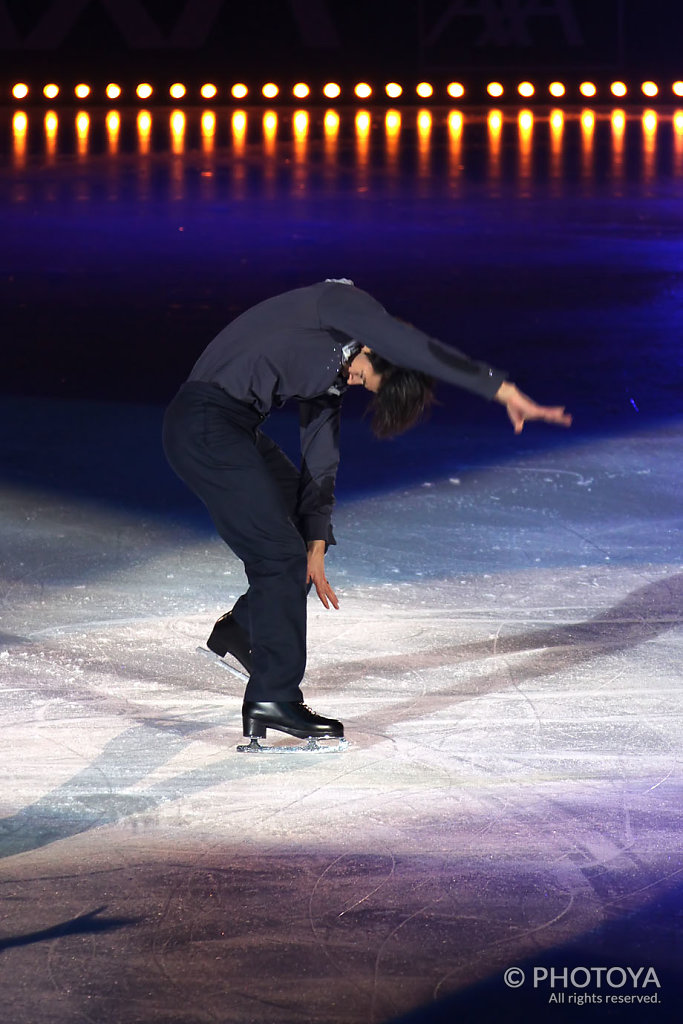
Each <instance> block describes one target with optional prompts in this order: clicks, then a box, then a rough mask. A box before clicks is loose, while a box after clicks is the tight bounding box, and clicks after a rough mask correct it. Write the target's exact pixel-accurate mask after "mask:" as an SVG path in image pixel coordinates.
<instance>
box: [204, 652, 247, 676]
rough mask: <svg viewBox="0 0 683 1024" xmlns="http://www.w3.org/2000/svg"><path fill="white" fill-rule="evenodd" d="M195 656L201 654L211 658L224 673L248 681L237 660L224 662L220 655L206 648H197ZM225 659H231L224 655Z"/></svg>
mask: <svg viewBox="0 0 683 1024" xmlns="http://www.w3.org/2000/svg"><path fill="white" fill-rule="evenodd" d="M197 654H203V655H204V656H205V657H207V658H212V659H213V661H217V662H218V664H219V665H220V667H221V668H224V669H225V671H226V672H229V673H230V675H232V676H237V678H238V679H242V680H244V679H248V678H249V676H248V675H247V673H246V672H245V671H244V668H243V667H242V665H240V663H239V661H237V659H234V660H233V661H226V660H225V658H221V656H220V654H214V652H213V651H210V650H209V648H208V647H198V648H197ZM226 657H231V656H230V655H226Z"/></svg>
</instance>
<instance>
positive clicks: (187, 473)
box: [164, 279, 571, 742]
mask: <svg viewBox="0 0 683 1024" xmlns="http://www.w3.org/2000/svg"><path fill="white" fill-rule="evenodd" d="M433 378H438V379H439V380H443V381H445V382H446V383H449V384H454V385H456V386H457V387H461V388H465V389H466V390H467V391H472V392H474V393H475V394H478V395H481V396H482V397H483V398H487V399H495V400H496V401H498V402H500V403H501V404H503V405H504V406H505V407H506V409H507V412H508V416H509V417H510V420H511V421H512V424H513V426H514V429H515V431H516V432H519V431H521V430H522V428H523V426H524V423H525V422H526V421H527V420H545V421H546V422H548V423H555V424H561V425H563V426H569V424H570V423H571V417H570V416H569V415H568V414H567V413H565V410H564V408H562V407H546V406H540V405H537V404H536V402H534V401H532V399H530V398H528V397H527V396H526V395H524V394H522V392H520V391H519V390H518V389H517V387H516V386H515V385H514V384H512V383H511V382H510V381H507V380H506V379H505V374H504V373H503V372H501V371H500V370H496V369H494V368H493V367H491V366H489V365H488V364H487V363H483V362H477V361H475V360H472V359H470V358H469V357H468V356H466V355H465V354H464V353H462V352H460V351H458V350H457V349H455V348H452V347H450V346H447V345H444V344H443V343H442V342H440V341H437V340H436V339H434V338H431V337H429V336H428V335H426V334H424V333H423V332H422V331H420V330H418V329H417V328H416V327H414V326H412V325H411V324H407V323H405V322H403V321H401V320H397V319H395V318H394V317H392V316H390V315H389V313H387V311H386V310H385V309H384V308H383V307H382V306H381V305H380V303H379V302H377V301H376V300H375V299H373V298H372V297H371V296H370V295H368V294H367V292H364V291H361V290H360V289H358V288H356V287H355V286H354V285H353V283H352V282H351V281H348V280H346V279H339V280H327V281H324V282H321V283H319V284H314V285H311V286H309V287H305V288H298V289H296V290H294V291H290V292H285V293H284V294H282V295H277V296H275V297H274V298H271V299H267V300H266V301H265V302H261V303H259V304H258V305H256V306H254V307H252V308H251V309H248V310H247V311H246V312H245V313H243V314H242V315H241V316H239V317H237V319H236V320H234V321H233V322H232V323H230V324H228V326H227V327H225V328H224V329H223V330H222V331H221V332H220V333H219V334H218V335H217V336H216V337H215V338H214V340H213V341H212V342H211V343H210V345H209V346H208V348H207V349H206V350H205V351H204V353H203V354H202V355H201V356H200V357H199V359H198V361H197V363H196V364H195V366H194V368H193V370H192V372H191V374H190V377H189V379H188V381H187V382H186V383H185V384H184V385H183V386H182V387H181V389H180V391H179V393H178V394H177V395H176V397H175V398H174V399H173V401H172V402H171V404H170V406H169V408H168V410H167V412H166V416H165V420H164V449H165V452H166V456H167V458H168V460H169V462H170V464H171V466H172V467H173V469H174V470H175V472H176V473H177V474H178V476H180V477H181V479H183V480H184V481H185V483H187V485H188V486H189V487H190V488H191V489H192V490H193V491H194V492H195V493H196V494H197V495H198V497H199V498H201V500H202V501H203V502H204V504H205V505H206V507H207V509H208V511H209V514H210V515H211V517H212V519H213V522H214V524H215V526H216V529H217V530H218V533H219V534H220V536H221V537H222V538H223V540H224V541H225V542H226V543H227V544H228V546H229V547H230V548H231V549H232V550H233V551H234V552H235V554H236V555H237V556H238V558H240V559H241V560H242V562H243V563H244V567H245V571H246V574H247V579H248V581H249V588H248V590H247V592H246V594H244V595H243V596H242V597H240V599H239V600H238V601H237V603H236V604H235V606H234V607H233V609H232V610H231V611H230V612H228V613H226V615H224V616H222V618H221V619H219V620H218V622H217V623H216V625H215V627H214V629H213V632H212V634H211V636H210V637H209V640H208V646H209V648H210V649H211V650H213V651H214V653H216V654H217V655H220V656H224V655H226V654H232V655H233V656H234V657H236V658H237V660H238V661H240V662H241V664H242V665H243V667H244V668H245V671H246V672H247V674H248V675H249V681H248V683H247V687H246V692H245V696H244V703H243V705H242V720H243V726H244V735H245V736H248V737H252V738H254V737H256V738H262V737H264V736H265V735H266V730H267V729H277V730H280V731H281V732H285V733H288V734H289V735H292V736H296V737H300V738H310V737H314V738H315V739H319V738H329V737H334V738H341V737H343V734H344V727H343V725H342V723H341V722H338V721H336V720H335V719H330V718H324V717H323V716H321V715H318V714H316V713H315V712H313V711H311V710H310V708H308V707H307V706H306V705H305V704H304V703H303V695H302V692H301V689H300V683H301V680H302V678H303V674H304V669H305V664H306V597H307V593H308V590H309V589H310V586H311V585H313V586H314V587H315V589H316V592H317V594H318V597H319V598H320V600H321V601H322V603H323V605H324V606H325V607H326V608H329V607H330V605H332V606H333V607H334V608H338V607H339V604H338V601H337V597H336V595H335V593H334V590H333V588H332V587H331V585H330V583H329V582H328V580H327V578H326V576H325V552H326V550H327V546H328V545H329V544H330V543H334V539H333V537H332V532H331V526H330V521H331V514H332V506H333V503H334V485H335V476H336V471H337V465H338V462H339V440H338V439H339V414H340V409H341V402H342V397H343V394H344V391H345V390H346V388H347V387H348V386H354V385H359V386H363V387H365V388H366V389H367V390H368V391H370V392H371V393H372V395H373V398H372V412H373V418H372V428H373V430H374V432H375V434H376V435H377V436H379V437H390V436H393V435H395V434H398V433H401V432H402V431H404V430H407V429H408V428H409V427H411V426H413V425H414V423H416V422H417V420H418V419H419V418H420V416H421V415H422V413H423V412H424V410H425V409H426V408H427V407H428V406H429V405H430V403H431V402H432V397H433V396H432V386H433ZM288 400H295V401H297V402H298V404H299V412H300V428H301V430H300V439H301V466H300V468H299V469H297V468H296V467H295V466H294V465H293V464H292V463H291V462H290V460H289V459H288V458H287V457H286V456H285V454H284V453H283V452H282V451H281V450H280V448H278V446H277V445H276V444H275V443H274V442H273V441H272V440H271V439H270V438H268V437H267V436H266V435H265V434H263V433H262V431H261V429H260V427H261V424H262V423H263V421H264V420H265V419H266V417H267V416H268V415H269V413H270V412H271V410H272V409H273V408H277V407H279V406H281V405H283V404H284V403H285V402H286V401H288ZM256 742H257V741H256Z"/></svg>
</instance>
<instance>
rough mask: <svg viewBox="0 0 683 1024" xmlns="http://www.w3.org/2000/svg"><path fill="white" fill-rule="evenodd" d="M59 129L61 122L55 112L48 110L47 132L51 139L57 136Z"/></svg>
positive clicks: (46, 117)
mask: <svg viewBox="0 0 683 1024" xmlns="http://www.w3.org/2000/svg"><path fill="white" fill-rule="evenodd" d="M58 127H59V120H58V119H57V115H56V114H55V112H54V110H48V112H47V114H46V115H45V131H46V133H47V134H48V135H49V136H50V137H54V136H55V135H56V134H57V128H58Z"/></svg>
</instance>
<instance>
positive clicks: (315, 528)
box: [298, 394, 341, 544]
mask: <svg viewBox="0 0 683 1024" xmlns="http://www.w3.org/2000/svg"><path fill="white" fill-rule="evenodd" d="M340 409H341V396H339V395H330V394H325V395H320V396H319V397H317V398H312V399H307V400H306V401H300V402H299V429H300V438H301V478H300V484H299V501H298V513H299V517H300V521H301V526H302V531H303V535H304V540H305V541H306V542H308V541H310V540H324V541H325V542H326V543H327V544H334V538H333V536H332V528H331V519H332V508H333V506H334V485H335V481H336V477H337V468H338V466H339V418H340V416H339V414H340Z"/></svg>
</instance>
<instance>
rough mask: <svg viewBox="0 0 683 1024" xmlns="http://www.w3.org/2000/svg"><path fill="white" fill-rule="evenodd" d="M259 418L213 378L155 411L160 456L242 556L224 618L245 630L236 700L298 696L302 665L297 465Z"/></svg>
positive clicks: (302, 554) (302, 552) (302, 559)
mask: <svg viewBox="0 0 683 1024" xmlns="http://www.w3.org/2000/svg"><path fill="white" fill-rule="evenodd" d="M261 422H262V418H261V416H260V415H259V414H258V413H257V412H256V410H254V409H252V408H251V407H250V406H249V405H247V404H246V403H244V402H238V401H237V400H236V399H233V398H230V396H229V395H227V394H226V393H225V392H224V391H223V390H222V389H221V388H219V387H217V386H215V385H213V384H201V383H188V384H184V385H183V387H182V388H181V389H180V391H179V392H178V394H177V395H176V397H175V398H174V399H173V401H172V402H171V404H170V406H169V407H168V409H167V411H166V415H165V417H164V429H163V444H164V451H165V453H166V457H167V459H168V461H169V463H170V464H171V466H172V468H173V469H174V470H175V472H176V473H177V474H178V476H179V477H180V478H181V479H182V480H183V481H184V482H185V483H186V484H187V485H188V487H190V489H191V490H193V491H194V492H195V494H196V495H197V496H198V497H199V498H200V499H201V500H202V501H203V502H204V504H205V505H206V507H207V509H208V511H209V514H210V516H211V518H212V520H213V522H214V524H215V526H216V529H217V530H218V533H219V534H220V536H221V537H222V538H223V540H224V541H225V542H226V544H228V546H229V547H230V548H231V549H232V550H233V551H234V552H235V554H236V555H237V557H238V558H240V559H241V560H242V562H243V563H244V568H245V571H246V574H247V579H248V580H249V589H248V591H247V593H246V594H244V595H243V596H242V597H241V598H240V599H239V601H238V602H237V604H236V605H235V607H234V608H233V615H234V616H235V618H236V620H237V622H238V623H239V624H240V625H241V626H243V627H244V628H245V629H246V630H247V631H248V633H249V635H250V637H251V648H252V674H251V677H250V679H249V683H248V684H247V689H246V693H245V700H258V701H264V700H277V701H290V700H293V701H300V700H302V693H301V690H300V688H299V683H300V682H301V680H302V678H303V674H304V670H305V667H306V594H307V587H306V566H307V559H306V545H305V543H304V541H303V538H302V536H301V534H300V533H299V530H298V529H297V526H296V525H295V521H294V520H295V514H296V513H295V509H296V502H297V495H298V488H299V471H298V470H297V468H296V467H295V466H294V465H293V463H292V462H291V461H290V460H289V459H288V458H287V456H286V455H285V454H284V452H283V451H282V450H281V449H280V448H279V447H278V446H277V445H276V444H275V442H274V441H272V440H271V439H270V438H269V437H267V436H266V435H265V434H263V433H262V432H261V430H260V429H259V426H260V424H261Z"/></svg>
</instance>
